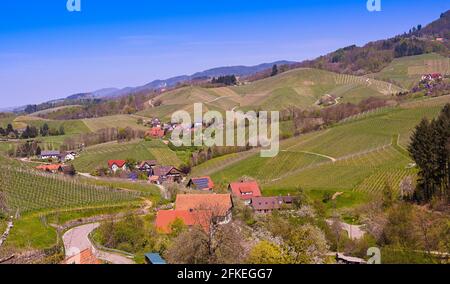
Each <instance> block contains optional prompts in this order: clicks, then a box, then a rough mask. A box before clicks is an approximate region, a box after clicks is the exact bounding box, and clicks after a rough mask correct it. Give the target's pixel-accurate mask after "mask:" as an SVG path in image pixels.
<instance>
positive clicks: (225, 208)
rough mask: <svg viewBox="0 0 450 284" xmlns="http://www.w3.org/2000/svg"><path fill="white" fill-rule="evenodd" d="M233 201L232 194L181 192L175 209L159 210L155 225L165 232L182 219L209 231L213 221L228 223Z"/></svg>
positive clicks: (186, 222)
mask: <svg viewBox="0 0 450 284" xmlns="http://www.w3.org/2000/svg"><path fill="white" fill-rule="evenodd" d="M232 209H233V201H232V199H231V195H230V194H179V195H178V196H177V199H176V201H175V210H159V211H158V213H157V215H156V221H155V227H156V229H157V230H158V231H159V232H161V233H165V234H169V233H171V231H172V225H173V224H174V222H175V221H177V220H180V221H181V222H183V224H184V225H186V226H188V227H193V226H197V225H198V226H200V227H201V228H202V229H203V230H205V231H209V230H210V227H211V225H212V224H213V223H215V224H227V223H229V222H230V221H231V219H232Z"/></svg>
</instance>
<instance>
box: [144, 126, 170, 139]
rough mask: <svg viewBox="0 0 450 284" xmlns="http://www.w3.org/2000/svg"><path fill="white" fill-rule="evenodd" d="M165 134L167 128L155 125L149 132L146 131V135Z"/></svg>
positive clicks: (159, 135) (157, 135) (158, 135)
mask: <svg viewBox="0 0 450 284" xmlns="http://www.w3.org/2000/svg"><path fill="white" fill-rule="evenodd" d="M165 134H166V132H165V130H164V129H162V128H160V127H153V128H151V129H150V130H148V131H147V132H145V135H146V136H152V137H160V138H162V137H164V135H165Z"/></svg>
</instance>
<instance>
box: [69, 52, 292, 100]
mask: <svg viewBox="0 0 450 284" xmlns="http://www.w3.org/2000/svg"><path fill="white" fill-rule="evenodd" d="M295 63H296V62H294V61H286V60H281V61H276V62H272V63H262V64H259V65H254V66H243V65H239V66H227V67H217V68H212V69H208V70H205V71H202V72H197V73H194V74H192V75H181V76H176V77H172V78H168V79H165V80H154V81H152V82H150V83H148V84H145V85H143V86H138V87H127V88H123V89H117V88H106V89H100V90H97V91H94V92H91V93H88V94H84V96H83V98H87V97H88V96H89V94H90V95H91V96H92V97H93V98H116V97H120V96H125V95H128V94H133V93H139V92H144V91H153V90H159V89H163V88H171V87H175V86H176V85H178V84H181V83H185V82H189V81H191V80H193V79H195V78H204V77H206V78H212V77H219V76H226V75H236V76H249V75H253V74H255V73H258V72H261V71H264V70H267V69H269V68H272V66H273V65H291V64H295ZM71 97H72V98H73V96H70V97H68V98H71Z"/></svg>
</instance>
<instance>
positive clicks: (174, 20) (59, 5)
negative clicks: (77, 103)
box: [0, 0, 450, 108]
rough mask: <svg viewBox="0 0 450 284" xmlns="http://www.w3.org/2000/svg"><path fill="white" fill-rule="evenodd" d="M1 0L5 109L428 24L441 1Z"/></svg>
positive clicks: (0, 92) (0, 73)
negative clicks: (76, 7)
mask: <svg viewBox="0 0 450 284" xmlns="http://www.w3.org/2000/svg"><path fill="white" fill-rule="evenodd" d="M66 2H67V0H36V1H25V0H2V1H1V3H0V97H1V98H2V100H1V103H0V108H4V107H9V106H17V105H23V104H29V103H39V102H43V101H46V100H49V99H55V98H61V97H65V96H68V95H70V94H74V93H79V92H86V91H93V90H97V89H100V88H104V87H119V88H122V87H126V86H137V85H142V84H145V83H148V82H150V81H152V80H154V79H164V78H167V77H171V76H176V75H182V74H191V73H194V72H197V71H202V70H205V69H209V68H212V67H218V66H229V65H254V64H259V63H263V62H272V61H276V60H297V61H299V60H303V59H308V58H314V57H316V56H319V55H322V54H325V53H328V52H330V51H333V50H335V49H337V48H340V47H343V46H347V45H350V44H358V45H362V44H364V43H366V42H368V41H371V40H376V39H382V38H387V37H390V36H393V35H396V34H399V33H402V32H404V31H407V30H409V28H411V27H412V26H414V25H417V24H423V25H425V24H427V23H429V22H431V21H433V20H435V19H437V18H438V17H439V15H440V13H442V12H444V11H446V10H448V9H450V2H449V1H442V0H427V1H418V0H382V11H381V12H376V13H370V12H368V11H367V9H366V0H345V1H344V0H341V1H340V0H328V1H325V0H277V1H275V0H273V1H272V0H247V1H244V0H239V1H238V0H227V1H223V0H214V1H204V0H184V1H176V0H165V1H162V0H158V1H156V0H127V1H125V0H81V4H82V11H81V12H79V13H70V12H68V11H67V10H66Z"/></svg>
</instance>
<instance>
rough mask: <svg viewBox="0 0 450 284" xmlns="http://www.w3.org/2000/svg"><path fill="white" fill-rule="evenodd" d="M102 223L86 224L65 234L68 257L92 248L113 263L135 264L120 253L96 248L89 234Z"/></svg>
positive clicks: (103, 258)
mask: <svg viewBox="0 0 450 284" xmlns="http://www.w3.org/2000/svg"><path fill="white" fill-rule="evenodd" d="M99 226H100V223H93V224H86V225H82V226H79V227H75V228H73V229H70V230H69V231H67V232H66V233H65V234H64V235H63V242H64V248H65V251H66V257H71V256H74V255H76V254H78V253H80V252H81V251H83V250H85V249H89V248H90V249H92V251H93V252H94V254H95V255H96V256H97V257H98V258H99V259H101V260H104V261H107V262H108V263H112V264H135V262H134V261H133V260H132V259H130V258H128V257H125V256H122V255H120V254H116V253H111V252H106V251H102V250H99V249H96V248H95V247H94V245H93V244H92V243H91V240H90V239H89V234H90V233H91V232H92V231H94V230H95V229H97V228H98V227H99Z"/></svg>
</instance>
